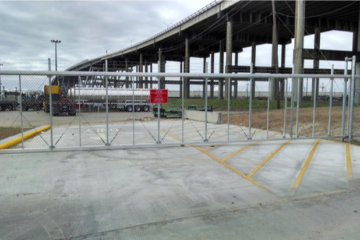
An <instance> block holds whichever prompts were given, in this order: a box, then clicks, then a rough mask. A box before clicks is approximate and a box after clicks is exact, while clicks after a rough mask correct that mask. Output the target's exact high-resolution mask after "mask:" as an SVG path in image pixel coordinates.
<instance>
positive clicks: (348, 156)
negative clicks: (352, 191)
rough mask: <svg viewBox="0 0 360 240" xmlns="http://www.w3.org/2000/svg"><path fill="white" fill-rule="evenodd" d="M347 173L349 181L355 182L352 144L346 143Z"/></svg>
mask: <svg viewBox="0 0 360 240" xmlns="http://www.w3.org/2000/svg"><path fill="white" fill-rule="evenodd" d="M346 171H347V174H346V176H347V180H348V181H349V180H353V173H352V166H351V155H350V144H349V143H346Z"/></svg>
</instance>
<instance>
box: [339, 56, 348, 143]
mask: <svg viewBox="0 0 360 240" xmlns="http://www.w3.org/2000/svg"><path fill="white" fill-rule="evenodd" d="M347 74H348V58H347V57H346V58H345V68H344V75H347ZM347 83H348V79H347V78H346V77H345V78H344V92H343V104H342V118H341V136H343V137H344V135H345V111H346V91H347Z"/></svg>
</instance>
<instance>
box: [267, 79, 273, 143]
mask: <svg viewBox="0 0 360 240" xmlns="http://www.w3.org/2000/svg"><path fill="white" fill-rule="evenodd" d="M271 80H272V79H271V78H269V79H268V99H267V113H266V139H269V113H270V94H269V93H270V90H271V83H272V81H271Z"/></svg>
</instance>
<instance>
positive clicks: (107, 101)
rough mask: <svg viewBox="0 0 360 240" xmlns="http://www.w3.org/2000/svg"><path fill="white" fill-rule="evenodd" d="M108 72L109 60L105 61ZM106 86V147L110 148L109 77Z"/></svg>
mask: <svg viewBox="0 0 360 240" xmlns="http://www.w3.org/2000/svg"><path fill="white" fill-rule="evenodd" d="M107 71H108V60H107V59H106V60H105V72H107ZM105 85H106V144H105V146H110V143H109V92H108V90H109V89H108V88H109V82H108V76H105Z"/></svg>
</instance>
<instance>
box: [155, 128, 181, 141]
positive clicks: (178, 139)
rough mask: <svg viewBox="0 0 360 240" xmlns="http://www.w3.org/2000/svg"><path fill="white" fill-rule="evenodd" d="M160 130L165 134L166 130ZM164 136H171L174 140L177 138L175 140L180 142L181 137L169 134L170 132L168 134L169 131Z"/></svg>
mask: <svg viewBox="0 0 360 240" xmlns="http://www.w3.org/2000/svg"><path fill="white" fill-rule="evenodd" d="M160 132H162V133H164V134H166V132H165V131H163V130H160ZM166 136H169V137H172V138H173V139H175V140H177V141H179V142H181V139H180V138H177V137H175V136H173V135H171V134H169V133H167V134H166Z"/></svg>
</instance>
